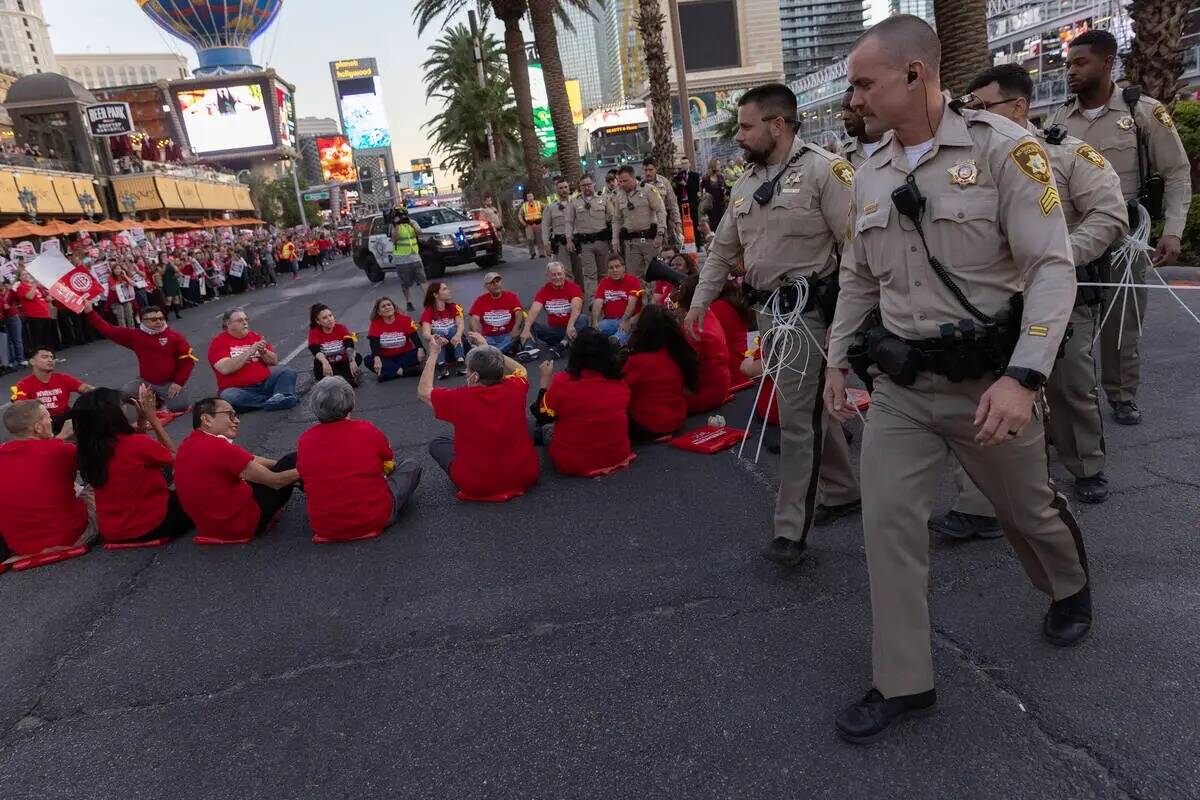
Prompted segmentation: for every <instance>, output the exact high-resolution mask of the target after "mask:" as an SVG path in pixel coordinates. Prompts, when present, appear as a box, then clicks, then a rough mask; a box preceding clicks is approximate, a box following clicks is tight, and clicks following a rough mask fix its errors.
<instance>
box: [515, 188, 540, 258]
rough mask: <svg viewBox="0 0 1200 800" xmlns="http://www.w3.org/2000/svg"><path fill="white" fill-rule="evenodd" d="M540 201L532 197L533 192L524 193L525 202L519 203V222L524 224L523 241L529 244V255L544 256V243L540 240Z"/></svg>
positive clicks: (532, 256) (531, 256)
mask: <svg viewBox="0 0 1200 800" xmlns="http://www.w3.org/2000/svg"><path fill="white" fill-rule="evenodd" d="M543 209H544V206H543V205H542V201H541V200H538V199H537V198H536V197H534V195H533V192H526V193H525V202H524V203H522V204H521V224H522V225H524V226H525V242H526V243H527V244H528V245H529V257H530V258H534V257H535V250H536V255H537V256H541V257H542V258H545V257H546V245H545V242H544V241H543V240H542V211H543Z"/></svg>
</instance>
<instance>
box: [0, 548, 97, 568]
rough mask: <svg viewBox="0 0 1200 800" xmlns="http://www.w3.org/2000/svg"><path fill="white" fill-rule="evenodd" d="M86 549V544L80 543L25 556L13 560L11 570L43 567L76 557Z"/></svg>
mask: <svg viewBox="0 0 1200 800" xmlns="http://www.w3.org/2000/svg"><path fill="white" fill-rule="evenodd" d="M87 551H88V549H87V545H85V544H81V545H79V546H78V547H72V548H71V549H69V550H59V551H58V552H55V553H42V554H41V555H36V556H26V557H25V558H22V559H20V560H18V561H14V562H13V563H12V564H11V565H10V566H12V570H13V572H21V571H22V570H26V569H33V568H34V567H44V566H45V565H47V564H54V563H57V562H59V561H66V560H67V559H69V558H77V557H79V556H81V555H83V554H84V553H86V552H87Z"/></svg>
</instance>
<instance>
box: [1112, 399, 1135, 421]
mask: <svg viewBox="0 0 1200 800" xmlns="http://www.w3.org/2000/svg"><path fill="white" fill-rule="evenodd" d="M1112 411H1113V419H1115V420H1116V421H1117V424H1118V425H1141V424H1142V412H1141V411H1140V410H1139V409H1138V407H1137V403H1135V402H1133V401H1132V400H1122V401H1119V402H1116V403H1113V404H1112Z"/></svg>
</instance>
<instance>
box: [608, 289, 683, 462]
mask: <svg viewBox="0 0 1200 800" xmlns="http://www.w3.org/2000/svg"><path fill="white" fill-rule="evenodd" d="M627 349H628V352H629V357H628V358H626V359H625V384H626V385H627V386H629V392H630V397H629V438H630V439H632V440H634V441H636V442H645V441H650V440H653V439H658V438H660V437H662V436H666V435H668V434H672V433H674V432H675V431H677V430H679V428H680V427H681V426H682V425H683V421H684V420H685V419H686V418H687V413H688V410H687V399H686V397H685V396H684V391H685V390H686V391H688V392H695V391H696V390H697V389H698V388H699V387H700V379H699V370H700V357H699V356H698V355H696V351H695V349H693V347H692V346H691V345H690V344H689V343H688V340H687V337H685V336H684V335H683V329H682V328H680V327H679V323H678V322H676V321H675V318H674V317H672V316H671V314H670V312H668V311H667V310H666V309H664V308H663V307H662V306H647V307H646V308H644V309H642V313H641V314H639V315H638V319H637V322H636V323H635V324H634V326H633V333H632V334H631V335H630V337H629V346H628V348H627Z"/></svg>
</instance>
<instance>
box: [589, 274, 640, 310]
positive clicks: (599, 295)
mask: <svg viewBox="0 0 1200 800" xmlns="http://www.w3.org/2000/svg"><path fill="white" fill-rule="evenodd" d="M643 292H644V290H643V289H642V282H641V281H639V280H638V279H637V278H635V277H633V276H632V275H626V276H625V277H624V278H621V280H619V281H614V280H613V279H612V278H604V279H603V280H602V281H600V283H598V284H597V285H596V299H597V300H603V301H604V308H603V310H602V314H603V316H604V319H620V318H621V316H623V315H624V314H625V306H626V305H628V304H629V298H630V297H636V298H638V301H637V303H636V304H635V305H634V307H633V313H634V314H636V313H638V312H639V311H641V310H642V300H641V297H642V294H643Z"/></svg>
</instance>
